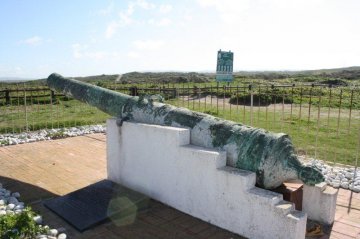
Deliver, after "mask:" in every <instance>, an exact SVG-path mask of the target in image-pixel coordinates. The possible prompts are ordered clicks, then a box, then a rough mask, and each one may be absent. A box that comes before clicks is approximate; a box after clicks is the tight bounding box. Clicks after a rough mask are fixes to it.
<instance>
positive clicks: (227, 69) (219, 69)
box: [216, 50, 234, 82]
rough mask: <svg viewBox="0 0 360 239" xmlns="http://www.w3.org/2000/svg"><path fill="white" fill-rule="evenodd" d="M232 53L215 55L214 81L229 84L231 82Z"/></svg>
mask: <svg viewBox="0 0 360 239" xmlns="http://www.w3.org/2000/svg"><path fill="white" fill-rule="evenodd" d="M233 63H234V53H233V52H231V51H221V50H219V51H218V53H217V65H216V81H218V82H231V81H232V80H233Z"/></svg>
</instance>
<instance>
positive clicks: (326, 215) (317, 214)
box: [302, 182, 338, 225]
mask: <svg viewBox="0 0 360 239" xmlns="http://www.w3.org/2000/svg"><path fill="white" fill-rule="evenodd" d="M337 194H338V190H336V189H335V188H332V187H329V186H327V185H326V183H325V182H323V183H319V184H317V185H315V186H314V187H312V186H307V185H304V188H303V204H302V210H303V212H306V213H307V215H308V217H309V219H312V220H315V221H318V222H321V223H325V224H328V225H330V224H332V223H333V222H334V218H335V210H336V198H337Z"/></svg>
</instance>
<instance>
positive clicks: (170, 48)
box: [0, 0, 360, 78]
mask: <svg viewBox="0 0 360 239" xmlns="http://www.w3.org/2000/svg"><path fill="white" fill-rule="evenodd" d="M359 12H360V1H359V0H221V1H220V0H219V1H217V0H181V1H180V0H178V1H175V0H174V1H161V0H130V1H120V0H62V1H60V0H57V1H56V0H54V1H49V0H26V1H25V0H1V1H0V77H5V76H6V77H23V78H46V77H47V76H48V75H50V74H51V73H53V72H57V73H60V74H62V75H64V76H87V75H99V74H122V73H126V72H131V71H141V72H144V71H153V72H154V71H185V72H188V71H201V72H204V71H205V72H214V71H215V69H216V57H217V51H218V50H219V49H221V50H226V51H228V50H231V51H232V52H234V71H240V70H304V69H324V68H336V67H346V66H355V65H360V14H359Z"/></svg>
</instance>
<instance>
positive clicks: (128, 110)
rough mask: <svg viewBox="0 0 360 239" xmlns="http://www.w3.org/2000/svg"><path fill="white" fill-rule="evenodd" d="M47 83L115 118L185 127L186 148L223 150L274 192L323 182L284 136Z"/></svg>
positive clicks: (57, 79)
mask: <svg viewBox="0 0 360 239" xmlns="http://www.w3.org/2000/svg"><path fill="white" fill-rule="evenodd" d="M47 83H48V85H49V87H50V88H51V89H53V90H56V91H60V92H62V93H64V94H66V95H68V96H70V97H73V98H75V99H77V100H80V101H82V102H85V103H88V104H90V105H92V106H95V107H97V108H98V109H100V110H102V111H104V112H106V113H108V114H110V115H112V116H115V117H118V118H120V119H125V118H126V119H128V120H130V121H134V122H140V123H147V124H155V125H164V126H174V127H185V128H189V129H190V132H191V144H194V145H198V146H202V147H207V148H215V149H220V150H225V151H226V152H227V165H229V166H233V167H237V168H240V169H245V170H249V171H253V172H255V173H256V182H257V184H258V186H260V187H262V188H266V189H272V188H276V187H278V186H280V185H281V184H282V183H283V182H284V181H286V180H290V179H300V180H302V181H303V182H304V183H305V184H308V185H314V184H317V183H320V182H323V181H324V177H323V175H322V174H321V172H319V171H318V170H317V169H316V168H313V167H309V166H305V165H303V164H302V163H301V162H300V161H299V160H298V158H297V156H296V155H295V153H294V147H293V145H292V143H291V140H290V138H289V136H288V135H286V134H282V133H279V134H275V133H271V132H268V131H266V130H264V129H258V128H253V127H249V126H246V125H242V124H238V123H235V122H232V121H228V120H223V119H220V118H216V117H213V116H211V115H207V114H203V113H199V112H194V111H191V110H188V109H185V108H178V107H174V106H171V105H168V104H164V103H159V102H154V101H152V100H150V99H146V98H144V97H131V96H128V95H125V94H121V93H118V92H115V91H111V90H107V89H104V88H101V87H98V86H94V85H90V84H86V83H83V82H80V81H76V80H72V79H67V78H64V77H62V76H60V75H58V74H55V73H54V74H51V75H50V76H49V77H48V79H47Z"/></svg>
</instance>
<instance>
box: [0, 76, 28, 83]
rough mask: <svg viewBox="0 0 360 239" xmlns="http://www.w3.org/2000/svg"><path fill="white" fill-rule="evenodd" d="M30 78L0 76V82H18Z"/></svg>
mask: <svg viewBox="0 0 360 239" xmlns="http://www.w3.org/2000/svg"><path fill="white" fill-rule="evenodd" d="M29 80H32V79H29V78H21V77H6V76H5V77H0V82H6V83H19V82H24V81H29Z"/></svg>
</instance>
